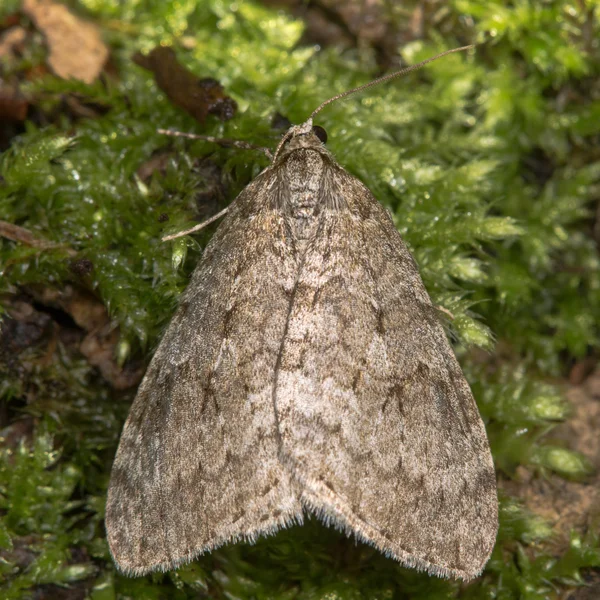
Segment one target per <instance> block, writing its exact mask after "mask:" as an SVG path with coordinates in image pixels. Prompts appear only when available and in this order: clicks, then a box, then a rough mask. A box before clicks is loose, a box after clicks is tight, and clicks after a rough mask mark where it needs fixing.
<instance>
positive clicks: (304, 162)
mask: <svg viewBox="0 0 600 600" xmlns="http://www.w3.org/2000/svg"><path fill="white" fill-rule="evenodd" d="M285 166H286V170H287V177H288V186H289V199H288V200H289V201H288V207H289V213H288V214H289V217H290V221H291V224H292V229H293V231H294V235H295V238H296V240H297V241H298V242H300V243H302V242H304V241H307V240H309V239H310V238H311V236H312V235H313V233H314V232H315V231H316V227H317V224H318V215H319V212H320V210H319V206H318V202H319V190H320V189H321V187H322V176H323V166H324V165H323V158H322V157H321V154H320V153H319V152H318V151H316V150H312V149H310V148H299V149H297V150H294V151H293V152H292V153H291V154H290V156H289V157H288V159H287V161H286V165H285Z"/></svg>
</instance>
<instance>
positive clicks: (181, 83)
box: [133, 46, 237, 123]
mask: <svg viewBox="0 0 600 600" xmlns="http://www.w3.org/2000/svg"><path fill="white" fill-rule="evenodd" d="M133 61H134V62H135V63H136V64H137V65H139V66H140V67H143V68H144V69H147V70H148V71H151V72H152V73H153V74H154V79H155V80H156V84H157V85H158V87H159V88H160V89H161V90H162V91H163V92H164V93H165V94H166V95H167V96H168V97H169V99H170V100H171V102H173V104H176V105H177V106H179V107H180V108H183V109H184V110H185V111H186V112H188V113H189V114H190V115H191V116H192V117H194V119H196V121H198V122H199V123H204V122H205V121H206V117H207V116H208V115H214V116H215V117H217V118H218V119H220V120H221V121H227V120H229V119H231V118H232V117H233V116H234V115H235V113H236V111H237V103H236V101H235V100H233V99H232V98H230V97H229V96H226V95H225V93H224V89H223V86H222V85H221V84H220V83H219V82H218V81H216V80H215V79H212V78H210V77H208V78H205V79H199V78H198V77H196V75H194V74H193V73H192V72H191V71H189V70H188V69H186V68H185V67H183V66H182V65H181V64H180V63H179V61H178V60H177V57H176V55H175V51H174V50H173V48H170V47H165V46H157V47H156V48H154V49H153V50H152V51H151V52H150V53H149V54H147V55H144V54H141V53H139V52H138V53H136V54H135V55H134V56H133Z"/></svg>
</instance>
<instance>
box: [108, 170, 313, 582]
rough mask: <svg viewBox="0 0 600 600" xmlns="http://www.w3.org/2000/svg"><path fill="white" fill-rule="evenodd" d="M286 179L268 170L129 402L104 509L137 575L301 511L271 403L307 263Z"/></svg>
mask: <svg viewBox="0 0 600 600" xmlns="http://www.w3.org/2000/svg"><path fill="white" fill-rule="evenodd" d="M275 183H277V174H276V172H274V171H273V170H272V169H267V170H266V171H265V172H264V173H263V174H261V175H260V176H259V177H258V178H257V179H256V180H255V181H253V182H252V183H251V184H250V185H249V186H248V187H247V188H246V189H245V190H244V191H243V192H242V194H241V195H240V196H239V197H238V198H237V200H236V201H235V203H234V204H233V205H232V207H231V210H230V213H229V214H228V216H227V217H226V219H225V221H223V223H222V224H221V227H219V230H218V231H217V233H216V234H215V235H214V236H213V239H212V240H211V242H210V243H209V245H208V246H207V248H206V250H205V253H204V256H203V258H202V260H201V262H200V264H199V266H198V267H197V269H196V271H195V272H194V275H193V278H192V281H191V283H190V285H189V286H188V288H187V290H186V292H185V293H184V294H183V296H182V301H181V304H180V306H179V308H178V310H177V312H176V313H175V315H174V317H173V320H172V322H171V324H170V326H169V327H168V329H167V331H166V333H165V335H164V338H163V340H162V342H161V344H160V346H159V348H158V350H157V352H156V353H155V355H154V357H153V359H152V362H151V363H150V366H149V368H148V371H147V373H146V377H145V379H144V381H143V383H142V384H141V386H140V389H139V392H138V395H137V397H136V399H135V401H134V403H133V406H132V408H131V412H130V415H129V418H128V419H127V422H126V424H125V428H124V430H123V434H122V438H121V442H120V445H119V449H118V452H117V456H116V459H115V463H114V467H113V471H112V478H111V483H110V488H109V494H108V504H107V510H106V526H107V532H108V540H109V544H110V549H111V552H112V554H113V556H114V559H115V561H116V563H117V565H118V566H119V567H120V568H121V569H122V570H124V571H125V572H127V573H130V574H142V573H146V572H148V571H151V570H156V569H162V570H167V569H170V568H173V567H174V566H176V565H178V564H179V563H181V562H185V561H188V560H191V559H192V558H193V557H194V556H196V555H197V554H199V553H200V552H202V551H206V550H210V549H212V548H214V547H215V546H218V545H220V544H222V543H225V542H227V541H229V540H235V539H238V538H242V537H243V538H245V539H253V538H254V537H256V535H257V534H259V533H268V532H271V531H274V530H276V529H277V528H279V527H281V526H283V525H285V524H287V523H289V522H290V521H292V520H301V518H302V516H301V515H302V509H301V506H300V504H299V500H298V498H299V494H298V492H297V491H296V490H295V489H294V485H293V483H292V482H291V480H290V476H289V474H288V473H287V472H286V471H285V470H284V469H283V468H282V466H281V464H280V463H279V462H278V459H277V451H278V442H277V439H276V425H275V421H274V419H275V416H274V410H273V402H272V387H273V379H274V369H275V364H276V361H277V357H278V352H279V348H280V343H281V339H282V337H283V332H284V328H285V322H286V318H287V315H288V310H289V304H290V298H291V293H292V290H293V286H294V278H295V273H296V270H297V267H296V257H295V250H294V245H293V243H292V242H291V241H290V239H289V232H287V231H286V225H285V219H284V218H283V216H282V211H281V204H282V200H281V198H279V197H278V196H280V195H281V193H282V190H284V189H285V186H282V185H275ZM265 274H267V276H266V277H265Z"/></svg>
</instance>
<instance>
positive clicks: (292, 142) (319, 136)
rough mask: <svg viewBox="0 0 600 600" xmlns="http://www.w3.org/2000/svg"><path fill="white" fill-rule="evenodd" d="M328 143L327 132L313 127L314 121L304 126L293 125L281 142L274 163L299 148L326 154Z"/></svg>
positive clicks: (316, 126) (315, 126)
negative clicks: (326, 144)
mask: <svg viewBox="0 0 600 600" xmlns="http://www.w3.org/2000/svg"><path fill="white" fill-rule="evenodd" d="M326 142H327V132H326V131H325V130H324V129H323V128H322V127H321V126H319V125H313V122H312V119H308V121H306V122H305V123H302V125H292V126H291V127H290V128H289V129H288V130H287V132H286V134H285V135H284V136H283V138H282V140H281V142H279V146H278V147H277V151H276V152H275V158H274V159H273V162H275V161H276V160H277V159H278V158H280V157H282V156H285V155H286V154H289V153H290V152H293V151H294V150H297V149H298V148H312V149H314V150H317V151H321V152H323V151H325V152H326V150H325V147H324V145H325V143H326Z"/></svg>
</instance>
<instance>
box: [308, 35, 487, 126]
mask: <svg viewBox="0 0 600 600" xmlns="http://www.w3.org/2000/svg"><path fill="white" fill-rule="evenodd" d="M471 48H475V44H471V45H469V46H461V47H460V48H453V49H452V50H446V51H445V52H441V53H440V54H436V55H435V56H432V57H431V58H428V59H427V60H422V61H421V62H420V63H417V64H416V65H411V66H410V67H405V68H404V69H400V70H399V71H395V72H394V73H389V74H388V75H384V76H383V77H379V78H378V79H374V80H373V81H370V82H369V83H365V84H363V85H359V86H358V87H355V88H353V89H351V90H346V91H345V92H342V93H341V94H337V96H333V98H329V100H325V102H323V103H322V104H321V105H320V106H319V107H318V108H316V109H315V110H314V111H313V112H312V114H311V115H310V117H309V120H311V119H313V118H314V116H315V115H316V114H317V113H319V112H321V111H322V110H323V109H324V108H325V107H326V106H327V105H328V104H331V103H332V102H335V101H336V100H341V99H342V98H345V97H346V96H350V95H351V94H357V93H358V92H362V91H363V90H366V89H367V88H370V87H373V86H374V85H379V84H380V83H384V82H386V81H390V79H396V77H402V76H403V75H406V74H407V73H410V72H411V71H416V70H418V69H420V68H421V67H423V66H425V65H426V64H427V63H430V62H433V61H434V60H437V59H438V58H442V56H446V55H448V54H453V53H454V52H463V51H464V50H471Z"/></svg>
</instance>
